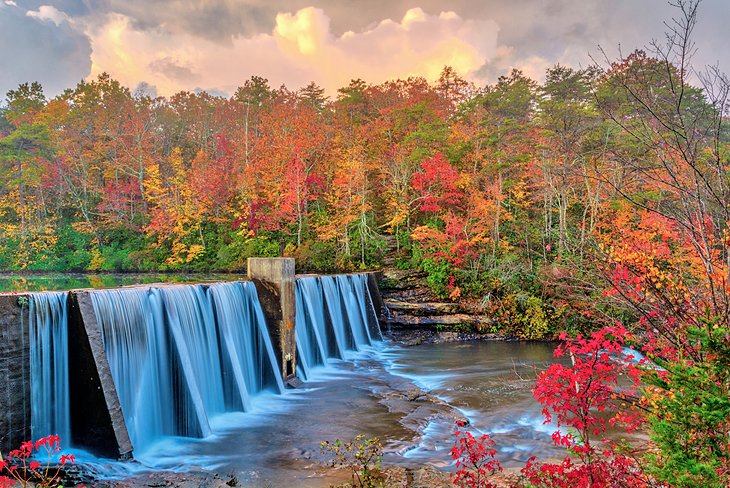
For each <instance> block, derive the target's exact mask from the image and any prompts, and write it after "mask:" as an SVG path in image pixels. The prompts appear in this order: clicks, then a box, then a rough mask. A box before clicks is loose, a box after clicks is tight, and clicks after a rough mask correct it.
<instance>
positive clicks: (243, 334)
mask: <svg viewBox="0 0 730 488" xmlns="http://www.w3.org/2000/svg"><path fill="white" fill-rule="evenodd" d="M208 297H209V300H210V303H211V304H212V309H213V310H214V315H215V319H216V323H217V324H218V331H219V334H220V342H221V350H222V351H225V354H223V355H222V357H223V364H224V373H225V374H224V378H225V380H224V381H225V389H226V391H227V392H228V393H227V395H226V397H227V399H228V400H227V403H228V407H229V410H230V409H233V410H240V409H243V410H248V409H249V406H250V396H251V395H253V394H255V393H258V392H260V391H262V390H266V389H271V390H274V391H276V392H277V393H281V392H282V391H283V390H284V384H283V382H282V380H281V376H280V375H279V374H278V368H277V365H276V356H275V355H274V347H273V345H272V343H271V337H270V336H269V332H268V329H267V328H266V320H265V319H264V313H263V310H261V304H260V303H259V300H258V295H257V294H256V287H255V286H254V284H253V283H250V282H249V283H240V282H232V283H216V284H214V285H211V286H210V287H209V288H208Z"/></svg>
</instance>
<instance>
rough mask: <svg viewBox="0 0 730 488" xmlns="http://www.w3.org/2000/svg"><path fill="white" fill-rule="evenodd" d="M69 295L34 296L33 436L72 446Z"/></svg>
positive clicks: (32, 334)
mask: <svg viewBox="0 0 730 488" xmlns="http://www.w3.org/2000/svg"><path fill="white" fill-rule="evenodd" d="M67 302H68V293H66V292H44V293H34V294H32V295H31V296H30V324H29V333H30V375H31V435H32V437H33V439H39V438H41V437H45V436H48V435H52V434H57V435H58V436H59V437H60V438H61V441H62V442H64V443H65V445H68V443H69V442H71V421H70V414H69V387H68V315H67Z"/></svg>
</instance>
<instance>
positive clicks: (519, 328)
mask: <svg viewBox="0 0 730 488" xmlns="http://www.w3.org/2000/svg"><path fill="white" fill-rule="evenodd" d="M496 313H497V320H498V321H499V323H500V324H501V326H502V328H503V330H504V331H506V332H508V333H510V334H512V335H515V336H517V337H519V338H520V339H545V338H548V337H550V336H551V335H552V333H553V332H554V331H555V327H554V322H555V320H556V319H557V316H558V314H557V313H556V312H555V311H554V310H552V308H551V307H550V306H549V305H547V304H545V303H544V302H543V300H542V299H541V298H540V297H537V296H534V295H530V294H528V293H510V294H509V295H507V296H505V297H504V298H503V299H502V300H501V302H500V307H499V308H498V309H497V311H496Z"/></svg>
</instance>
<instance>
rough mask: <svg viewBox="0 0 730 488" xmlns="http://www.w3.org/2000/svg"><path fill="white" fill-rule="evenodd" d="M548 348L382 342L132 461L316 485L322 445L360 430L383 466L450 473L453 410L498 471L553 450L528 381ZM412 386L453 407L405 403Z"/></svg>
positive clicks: (269, 482) (321, 481)
mask: <svg viewBox="0 0 730 488" xmlns="http://www.w3.org/2000/svg"><path fill="white" fill-rule="evenodd" d="M552 349H553V347H552V345H550V344H540V343H517V342H468V343H451V344H438V345H422V346H416V347H407V348H404V347H397V346H393V345H390V344H388V343H387V342H386V343H380V344H378V345H377V346H375V347H374V348H371V349H368V350H365V351H361V352H359V353H356V355H355V356H354V357H352V358H351V360H350V361H330V364H329V366H328V367H326V368H320V369H318V370H315V371H314V373H313V375H312V376H313V378H312V379H310V380H309V381H308V382H307V383H305V386H304V387H302V388H299V389H296V390H288V391H287V392H285V393H284V394H283V395H268V394H265V396H264V397H259V399H258V400H257V401H256V402H255V405H256V407H255V410H254V411H252V412H246V413H235V414H232V413H229V414H223V415H221V416H219V417H217V418H215V419H213V421H212V423H211V427H212V428H213V431H214V432H216V434H215V435H213V436H211V437H208V438H206V439H203V440H190V439H183V438H177V439H168V440H166V441H163V442H162V443H159V444H157V445H155V446H153V447H152V448H151V449H149V450H148V451H147V452H145V453H143V454H142V453H140V454H141V455H139V454H138V457H139V458H140V460H141V461H142V463H144V464H145V465H147V466H149V467H153V468H158V469H184V468H185V467H189V466H201V467H204V468H206V469H210V470H213V471H216V472H219V473H221V475H223V476H226V475H235V476H236V478H237V479H238V480H239V482H241V483H242V484H243V485H244V486H262V487H263V486H302V487H307V486H311V487H319V486H327V485H328V483H329V481H328V480H327V478H325V477H324V476H326V472H327V470H324V469H322V468H321V466H322V462H323V461H324V458H323V456H322V455H321V454H320V452H319V445H320V443H321V442H322V441H324V440H334V439H335V438H340V439H350V438H352V437H354V436H355V435H357V434H365V435H366V436H368V437H371V436H378V437H379V438H380V439H381V440H382V442H383V445H384V448H385V451H386V455H385V458H384V462H385V463H386V464H389V463H390V464H398V465H404V466H417V465H422V464H424V463H428V464H431V465H433V466H436V467H437V468H439V469H444V470H451V469H453V465H452V463H451V459H450V456H449V450H450V448H451V446H452V444H453V422H454V414H456V415H463V416H466V417H467V418H469V420H470V422H471V424H472V427H471V428H472V430H473V431H474V432H475V433H481V432H489V433H491V434H492V435H493V437H494V438H495V439H496V440H497V443H498V448H499V454H498V457H499V459H500V461H501V462H502V463H503V465H504V466H506V467H513V468H519V467H521V466H523V465H524V462H525V461H526V460H527V458H528V457H530V456H532V455H535V454H537V455H541V456H549V455H550V454H551V453H553V452H554V451H553V448H552V445H551V442H550V433H551V432H552V430H551V429H550V428H549V427H550V426H544V425H543V424H542V416H541V414H540V406H539V405H538V404H537V403H536V402H535V401H534V400H533V399H532V396H531V386H532V382H531V379H532V378H534V377H535V375H536V374H537V372H538V371H539V370H540V369H543V368H545V367H546V365H547V364H548V363H549V362H550V361H552V360H553V359H552ZM414 384H416V385H418V386H419V387H420V388H421V389H423V390H425V391H427V392H429V393H430V394H431V395H433V396H435V397H437V398H439V399H441V400H444V401H445V402H447V403H448V404H450V405H452V406H453V407H456V408H457V409H458V411H456V412H454V411H453V410H451V409H450V408H449V407H448V406H445V405H441V406H438V405H436V407H434V406H433V402H430V401H427V400H426V399H425V398H418V399H415V400H412V401H411V400H409V399H408V398H407V397H408V395H412V391H414V387H413V385H414ZM404 391H405V392H408V393H407V394H406V398H405V399H404V396H403V392H404ZM449 412H451V413H449ZM419 429H420V430H422V435H421V434H419V433H418V432H416V431H417V430H419ZM130 474H131V473H130Z"/></svg>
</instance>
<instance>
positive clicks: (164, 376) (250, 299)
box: [91, 283, 283, 457]
mask: <svg viewBox="0 0 730 488" xmlns="http://www.w3.org/2000/svg"><path fill="white" fill-rule="evenodd" d="M91 297H92V302H93V305H94V311H95V313H96V316H97V319H98V321H99V326H100V328H101V331H102V339H103V342H104V348H105V351H106V353H107V359H108V361H109V366H110V368H111V372H112V376H113V378H114V383H115V386H116V389H117V392H118V395H119V400H120V402H121V405H122V412H123V414H124V418H125V421H126V423H127V430H128V431H129V435H130V438H131V440H132V445H133V446H134V452H135V456H137V457H139V456H140V455H143V454H144V453H145V452H146V451H148V450H149V449H150V448H151V447H152V446H153V445H154V444H156V443H159V442H161V441H164V439H166V438H169V437H178V436H183V437H208V436H210V435H212V434H213V433H214V432H213V429H211V421H212V418H213V417H215V416H216V415H220V414H223V413H225V412H230V411H245V410H250V409H251V403H252V398H253V397H254V396H255V395H256V394H258V393H260V392H262V391H264V390H267V389H268V390H272V391H274V392H276V393H279V392H281V391H282V390H283V384H282V381H281V378H280V377H279V376H278V374H277V368H276V360H275V357H274V352H273V348H272V346H271V340H270V338H269V334H268V330H267V328H266V323H265V321H264V318H263V312H262V311H261V306H260V304H259V303H258V297H257V295H256V293H255V289H254V288H253V284H252V283H219V284H214V285H211V286H210V287H209V288H208V291H207V292H206V291H205V290H204V288H203V287H202V286H201V285H176V286H164V287H160V288H151V289H140V288H128V289H116V290H97V291H93V292H91Z"/></svg>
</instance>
